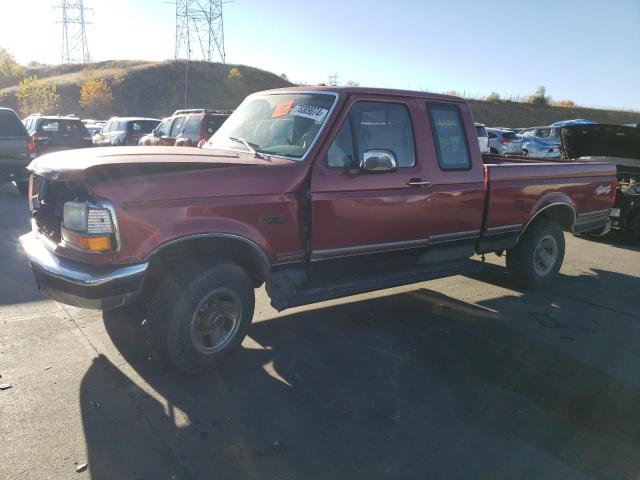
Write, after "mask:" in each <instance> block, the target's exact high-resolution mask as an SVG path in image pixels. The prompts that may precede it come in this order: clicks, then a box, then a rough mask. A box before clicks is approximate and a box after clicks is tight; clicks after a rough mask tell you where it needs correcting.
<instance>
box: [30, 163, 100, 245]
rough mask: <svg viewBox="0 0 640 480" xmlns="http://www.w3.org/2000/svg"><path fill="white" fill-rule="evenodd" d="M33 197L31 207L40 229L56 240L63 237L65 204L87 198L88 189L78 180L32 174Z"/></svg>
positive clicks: (32, 214) (58, 240)
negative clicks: (62, 179) (70, 180)
mask: <svg viewBox="0 0 640 480" xmlns="http://www.w3.org/2000/svg"><path fill="white" fill-rule="evenodd" d="M30 181H31V198H30V199H29V207H30V208H31V216H32V217H33V218H34V219H35V222H36V225H37V227H38V230H39V231H40V232H41V233H44V234H45V235H46V236H47V237H49V238H50V239H51V240H53V241H54V242H56V243H58V242H60V239H61V227H62V216H63V208H64V204H65V203H66V202H69V201H78V202H82V201H85V200H87V196H88V195H87V189H86V187H85V185H84V184H82V183H78V182H64V181H53V180H48V179H46V178H45V177H41V176H39V175H35V174H32V175H31V180H30Z"/></svg>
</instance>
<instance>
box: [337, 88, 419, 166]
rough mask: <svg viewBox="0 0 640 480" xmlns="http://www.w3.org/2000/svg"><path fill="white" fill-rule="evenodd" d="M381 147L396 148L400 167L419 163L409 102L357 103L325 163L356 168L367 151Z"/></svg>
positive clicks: (395, 151)
mask: <svg viewBox="0 0 640 480" xmlns="http://www.w3.org/2000/svg"><path fill="white" fill-rule="evenodd" d="M352 126H353V132H352V128H351V127H352ZM354 141H355V142H356V143H355V145H354ZM377 149H382V150H389V151H391V152H393V154H394V155H395V157H396V161H397V163H398V167H399V168H402V167H412V166H413V165H415V149H414V138H413V129H412V127H411V118H410V116H409V111H408V109H407V107H406V106H404V105H402V104H400V103H386V102H362V101H361V102H356V103H354V104H353V106H352V107H351V112H349V116H348V117H347V118H346V119H345V121H344V123H343V125H342V127H341V128H340V131H339V132H338V135H337V136H336V138H335V140H334V141H333V143H332V144H331V147H329V151H328V152H327V157H326V159H325V165H326V166H327V167H330V168H356V167H357V166H358V164H359V163H360V160H362V157H363V155H364V152H365V151H367V150H377Z"/></svg>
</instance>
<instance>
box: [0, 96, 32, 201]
mask: <svg viewBox="0 0 640 480" xmlns="http://www.w3.org/2000/svg"><path fill="white" fill-rule="evenodd" d="M32 153H34V145H33V141H32V140H31V138H30V137H29V134H28V133H27V130H26V129H25V127H24V125H23V124H22V122H21V121H20V117H18V115H17V114H16V112H14V111H13V110H11V109H10V108H0V183H7V182H14V184H15V185H16V187H17V188H18V191H19V192H20V193H22V194H26V193H27V191H28V190H29V174H30V172H29V171H28V170H27V165H29V162H30V161H31V158H32V156H33V155H31V154H32Z"/></svg>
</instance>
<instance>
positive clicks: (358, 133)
mask: <svg viewBox="0 0 640 480" xmlns="http://www.w3.org/2000/svg"><path fill="white" fill-rule="evenodd" d="M412 101H414V100H413V99H409V98H407V99H405V98H403V97H397V99H396V98H394V99H393V100H392V101H388V100H387V99H385V100H384V101H382V100H379V99H377V98H376V97H368V98H367V97H361V98H355V99H354V98H352V99H351V100H350V102H349V103H348V104H347V106H346V107H347V108H345V110H344V111H343V112H342V114H341V116H340V117H338V119H337V122H336V123H335V124H334V126H333V128H332V129H331V131H330V132H329V136H328V138H327V141H326V143H325V145H324V147H323V148H322V149H320V151H319V153H320V156H321V158H318V159H317V160H316V162H315V163H314V166H313V173H312V179H311V188H310V192H311V234H310V237H311V259H312V260H320V259H328V258H336V257H342V256H349V255H356V254H361V253H373V252H385V251H397V250H402V249H406V248H415V247H419V246H424V245H426V243H427V240H428V237H429V223H428V221H427V218H428V215H429V214H428V211H429V209H430V197H431V186H430V183H429V182H428V180H427V179H426V171H425V166H424V162H422V161H421V160H422V159H421V158H420V155H419V152H420V151H421V150H422V149H416V141H415V121H414V118H413V116H414V115H415V112H413V110H412V108H411V102H412ZM385 152H386V153H385ZM370 157H372V158H374V162H375V161H376V160H375V159H379V160H380V165H379V167H380V168H379V169H375V165H374V169H373V170H368V171H367V170H365V169H363V168H362V166H363V165H362V162H363V160H364V159H365V158H370ZM389 158H392V159H393V160H395V164H396V166H395V168H393V167H391V168H390V166H389ZM369 167H371V165H369Z"/></svg>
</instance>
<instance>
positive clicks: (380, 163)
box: [360, 150, 398, 173]
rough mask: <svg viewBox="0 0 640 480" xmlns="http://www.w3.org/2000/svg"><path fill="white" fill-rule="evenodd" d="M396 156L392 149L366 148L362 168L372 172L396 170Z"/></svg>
mask: <svg viewBox="0 0 640 480" xmlns="http://www.w3.org/2000/svg"><path fill="white" fill-rule="evenodd" d="M396 168H398V162H397V161H396V156H395V154H394V153H393V152H392V151H391V150H366V151H365V152H364V155H363V156H362V161H361V162H360V170H363V171H365V172H372V173H384V172H395V170H396Z"/></svg>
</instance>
